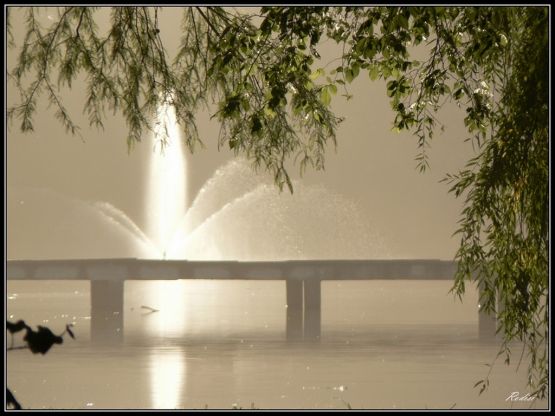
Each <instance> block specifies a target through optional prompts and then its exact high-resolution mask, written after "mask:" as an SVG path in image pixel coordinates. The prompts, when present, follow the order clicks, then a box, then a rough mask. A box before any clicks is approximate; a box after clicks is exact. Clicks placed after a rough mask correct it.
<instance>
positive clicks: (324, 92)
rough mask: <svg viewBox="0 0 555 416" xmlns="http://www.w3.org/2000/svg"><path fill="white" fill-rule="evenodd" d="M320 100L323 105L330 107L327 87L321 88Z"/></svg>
mask: <svg viewBox="0 0 555 416" xmlns="http://www.w3.org/2000/svg"><path fill="white" fill-rule="evenodd" d="M320 99H321V100H322V103H324V105H326V106H329V105H330V103H331V95H330V92H329V89H328V87H327V86H326V87H323V88H322V91H321V92H320Z"/></svg>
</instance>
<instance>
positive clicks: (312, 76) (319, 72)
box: [309, 68, 325, 81]
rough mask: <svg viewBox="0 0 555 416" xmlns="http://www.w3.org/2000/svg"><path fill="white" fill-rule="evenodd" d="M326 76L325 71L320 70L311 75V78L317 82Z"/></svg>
mask: <svg viewBox="0 0 555 416" xmlns="http://www.w3.org/2000/svg"><path fill="white" fill-rule="evenodd" d="M324 74H325V72H324V70H323V69H322V68H318V69H317V70H316V71H315V72H313V73H312V74H310V77H309V78H310V80H311V81H315V80H316V79H317V78H319V77H321V76H322V75H324Z"/></svg>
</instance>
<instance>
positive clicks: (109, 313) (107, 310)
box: [91, 280, 124, 344]
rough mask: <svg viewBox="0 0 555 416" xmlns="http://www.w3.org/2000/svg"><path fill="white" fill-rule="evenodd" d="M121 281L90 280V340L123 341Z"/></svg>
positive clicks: (110, 342) (122, 283) (104, 341)
mask: <svg viewBox="0 0 555 416" xmlns="http://www.w3.org/2000/svg"><path fill="white" fill-rule="evenodd" d="M123 288H124V282H123V281H110V280H91V341H92V342H94V343H95V344H107V343H108V344H113V343H121V342H122V341H123Z"/></svg>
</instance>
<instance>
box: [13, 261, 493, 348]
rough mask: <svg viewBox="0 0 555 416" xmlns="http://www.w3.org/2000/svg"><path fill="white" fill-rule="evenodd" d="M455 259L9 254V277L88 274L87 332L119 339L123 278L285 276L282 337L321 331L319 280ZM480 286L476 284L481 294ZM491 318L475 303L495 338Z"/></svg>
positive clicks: (426, 267)
mask: <svg viewBox="0 0 555 416" xmlns="http://www.w3.org/2000/svg"><path fill="white" fill-rule="evenodd" d="M456 266H457V265H456V263H455V262H453V261H445V260H426V259H424V260H422V259H416V260H410V259H409V260H294V261H264V262H238V261H187V260H143V259H133V258H124V259H82V260H81V259H79V260H8V262H7V278H8V279H10V280H90V282H91V337H92V339H93V341H94V342H97V341H99V342H121V341H122V340H123V337H124V328H123V318H124V316H123V311H124V304H123V303H124V282H125V281H126V280H176V279H221V280H284V281H285V291H286V302H287V305H286V306H287V307H286V313H285V319H286V334H285V335H286V338H287V339H288V340H306V341H309V340H311V341H315V340H319V339H320V337H321V326H322V315H321V314H322V288H321V285H322V281H326V280H452V279H453V277H454V275H455V270H456ZM481 293H482V289H480V294H481ZM496 325H497V322H496V318H495V313H494V314H488V313H486V312H485V311H484V310H482V308H481V307H480V306H479V312H478V334H479V337H480V339H483V340H490V339H495V332H496Z"/></svg>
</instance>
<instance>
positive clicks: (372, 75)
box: [368, 65, 380, 81]
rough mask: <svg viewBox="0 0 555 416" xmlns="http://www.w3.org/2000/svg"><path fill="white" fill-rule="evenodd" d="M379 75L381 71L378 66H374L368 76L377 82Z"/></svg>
mask: <svg viewBox="0 0 555 416" xmlns="http://www.w3.org/2000/svg"><path fill="white" fill-rule="evenodd" d="M379 75H380V70H379V69H378V67H377V65H374V66H372V67H371V68H370V70H369V71H368V76H369V77H370V79H371V80H372V81H375V80H376V79H378V76H379Z"/></svg>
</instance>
